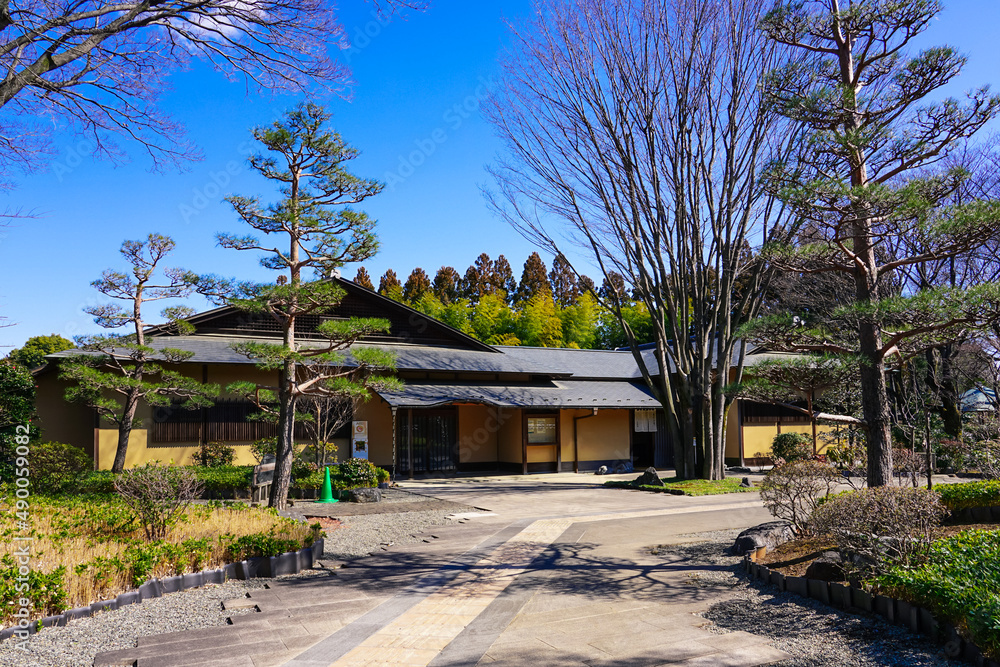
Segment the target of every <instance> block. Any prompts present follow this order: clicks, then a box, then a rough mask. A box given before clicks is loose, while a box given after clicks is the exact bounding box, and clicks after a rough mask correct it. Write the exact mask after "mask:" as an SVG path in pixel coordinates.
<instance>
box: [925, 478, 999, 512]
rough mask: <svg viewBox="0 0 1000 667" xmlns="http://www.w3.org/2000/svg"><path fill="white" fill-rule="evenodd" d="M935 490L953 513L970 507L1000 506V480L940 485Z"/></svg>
mask: <svg viewBox="0 0 1000 667" xmlns="http://www.w3.org/2000/svg"><path fill="white" fill-rule="evenodd" d="M934 490H935V491H937V492H938V495H940V496H941V502H942V503H944V506H945V507H947V508H948V509H950V510H951V511H952V512H957V511H959V510H964V509H968V508H970V507H998V506H1000V480H995V479H994V480H986V481H982V482H965V483H963V484H938V485H936V486H935V487H934Z"/></svg>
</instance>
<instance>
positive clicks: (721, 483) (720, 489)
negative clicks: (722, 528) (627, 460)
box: [604, 477, 754, 496]
mask: <svg viewBox="0 0 1000 667" xmlns="http://www.w3.org/2000/svg"><path fill="white" fill-rule="evenodd" d="M740 483H741V480H739V479H736V478H735V477H727V478H726V479H718V480H708V479H683V480H682V479H679V478H677V477H668V478H667V479H664V480H663V484H664V486H646V485H643V486H640V485H638V484H636V483H635V482H615V481H608V482H605V483H604V486H607V487H610V488H613V489H635V490H637V491H652V492H654V493H670V494H672V495H675V496H681V495H683V496H714V495H719V494H721V493H743V492H745V491H753V490H754V489H753V488H747V487H745V486H740Z"/></svg>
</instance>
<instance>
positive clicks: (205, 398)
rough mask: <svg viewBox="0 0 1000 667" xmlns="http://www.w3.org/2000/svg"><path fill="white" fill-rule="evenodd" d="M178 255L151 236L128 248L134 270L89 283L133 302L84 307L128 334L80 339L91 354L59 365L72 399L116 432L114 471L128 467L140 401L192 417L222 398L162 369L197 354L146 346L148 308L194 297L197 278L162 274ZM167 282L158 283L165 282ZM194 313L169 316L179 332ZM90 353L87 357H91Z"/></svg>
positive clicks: (173, 311) (169, 312)
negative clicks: (165, 364) (145, 310)
mask: <svg viewBox="0 0 1000 667" xmlns="http://www.w3.org/2000/svg"><path fill="white" fill-rule="evenodd" d="M173 249H174V241H173V239H171V238H170V237H167V236H161V235H159V234H150V235H149V236H148V237H147V238H146V240H145V241H125V242H124V243H123V244H122V247H121V254H122V256H123V257H124V258H125V260H126V261H127V262H128V264H129V269H128V272H127V273H123V272H119V271H114V270H112V269H108V270H106V271H105V272H104V273H103V275H102V276H101V277H100V278H99V279H98V280H95V281H94V282H92V283H91V285H93V286H94V287H95V288H97V290H98V291H99V292H100V293H101V294H104V295H105V296H108V297H111V298H112V299H119V300H122V301H125V302H127V303H128V308H123V307H122V306H119V305H117V304H105V305H101V306H91V307H87V308H84V311H85V312H87V313H89V314H90V315H93V316H94V321H95V322H97V324H98V325H100V326H101V327H104V328H105V329H118V328H120V327H128V328H129V329H130V332H129V333H128V334H110V335H106V336H81V337H80V338H78V339H77V346H78V347H79V348H81V350H82V351H83V352H85V353H81V354H78V355H74V356H71V357H68V358H67V359H65V360H64V361H63V362H62V363H61V364H60V375H59V377H60V378H62V379H64V380H68V381H70V382H71V383H72V384H71V386H70V387H69V388H68V389H67V390H66V399H67V400H69V401H74V402H78V403H83V404H84V405H88V406H90V407H92V408H94V409H95V410H96V411H97V414H98V415H99V416H100V417H101V418H102V419H104V420H106V421H109V422H111V423H112V424H114V425H115V426H117V427H118V447H117V449H116V451H115V460H114V464H113V465H112V467H111V469H112V470H113V471H114V472H121V471H122V470H124V468H125V457H126V455H127V454H128V444H129V437H130V435H131V433H132V429H133V427H135V426H136V425H137V420H136V419H135V413H136V410H137V409H138V408H139V401H140V400H145V401H146V403H148V404H149V405H152V406H169V405H171V403H172V402H176V403H178V406H177V407H179V408H180V409H184V410H188V409H194V408H198V407H203V406H209V405H211V404H212V401H211V398H212V397H213V396H215V395H217V394H218V393H219V388H218V387H217V386H215V385H203V384H201V383H200V382H198V381H197V380H193V379H191V378H188V377H185V376H183V375H181V374H180V373H177V372H176V371H170V370H167V369H165V368H164V367H163V366H162V365H161V362H168V363H180V362H182V361H184V360H185V359H190V358H191V357H192V356H193V355H194V352H189V351H181V350H177V349H173V348H167V347H164V348H162V349H159V350H154V349H153V348H151V347H149V346H147V345H146V332H145V328H146V322H145V320H144V319H143V314H142V306H143V304H145V303H149V302H150V301H159V300H162V299H177V298H182V297H185V296H188V295H190V294H191V293H192V292H193V291H194V287H195V283H196V279H197V277H196V276H195V275H194V274H192V273H191V272H189V271H184V270H182V269H172V268H168V269H163V267H162V266H161V265H160V263H161V262H162V261H163V259H164V258H165V257H166V256H167V255H168V254H169V253H170V251H171V250H173ZM161 277H162V278H163V280H160V278H161ZM191 314H192V311H191V310H190V309H187V308H181V307H172V308H167V309H165V310H164V311H163V316H164V317H167V318H168V319H170V320H172V321H173V322H174V324H175V326H176V327H177V329H178V330H179V331H180V332H185V331H188V330H190V329H191V325H189V324H187V323H186V322H183V318H184V317H187V316H189V315H191ZM86 353H89V354H86Z"/></svg>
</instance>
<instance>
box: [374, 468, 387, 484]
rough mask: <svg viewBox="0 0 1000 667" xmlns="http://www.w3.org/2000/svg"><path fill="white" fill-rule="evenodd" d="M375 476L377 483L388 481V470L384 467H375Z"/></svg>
mask: <svg viewBox="0 0 1000 667" xmlns="http://www.w3.org/2000/svg"><path fill="white" fill-rule="evenodd" d="M375 477H376V479H377V480H378V483H379V484H382V483H383V482H388V481H389V471H388V470H386V469H385V468H375Z"/></svg>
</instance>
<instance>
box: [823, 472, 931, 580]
mask: <svg viewBox="0 0 1000 667" xmlns="http://www.w3.org/2000/svg"><path fill="white" fill-rule="evenodd" d="M946 515H947V509H946V508H945V506H944V504H943V503H942V502H941V498H940V496H939V495H938V494H937V493H935V492H934V491H929V490H927V489H922V488H921V489H914V488H906V487H893V486H885V487H877V488H874V489H860V490H858V491H852V492H850V493H843V494H839V495H837V496H836V497H833V498H829V499H827V501H826V502H824V503H822V504H821V505H820V506H819V507H818V508H817V509H816V511H815V512H813V514H812V516H811V517H810V519H809V523H810V527H811V528H812V529H813V530H814V531H816V532H818V533H822V534H826V535H829V536H830V537H832V538H833V539H834V540H835V541H836V542H837V545H838V546H839V547H840V550H841V552H842V553H844V554H845V555H849V556H859V557H861V559H862V561H863V562H864V563H865V564H866V566H867V567H869V568H871V569H872V570H873V571H874V572H881V571H883V570H884V569H885V568H888V567H891V566H893V565H910V564H914V563H916V562H917V561H919V560H920V558H921V557H922V556H923V555H924V554H925V553H926V551H927V548H928V546H929V545H930V542H931V537H932V531H933V530H934V529H935V528H936V527H938V526H939V525H941V521H943V520H944V518H945V516H946ZM849 560H853V558H852V559H849Z"/></svg>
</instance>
